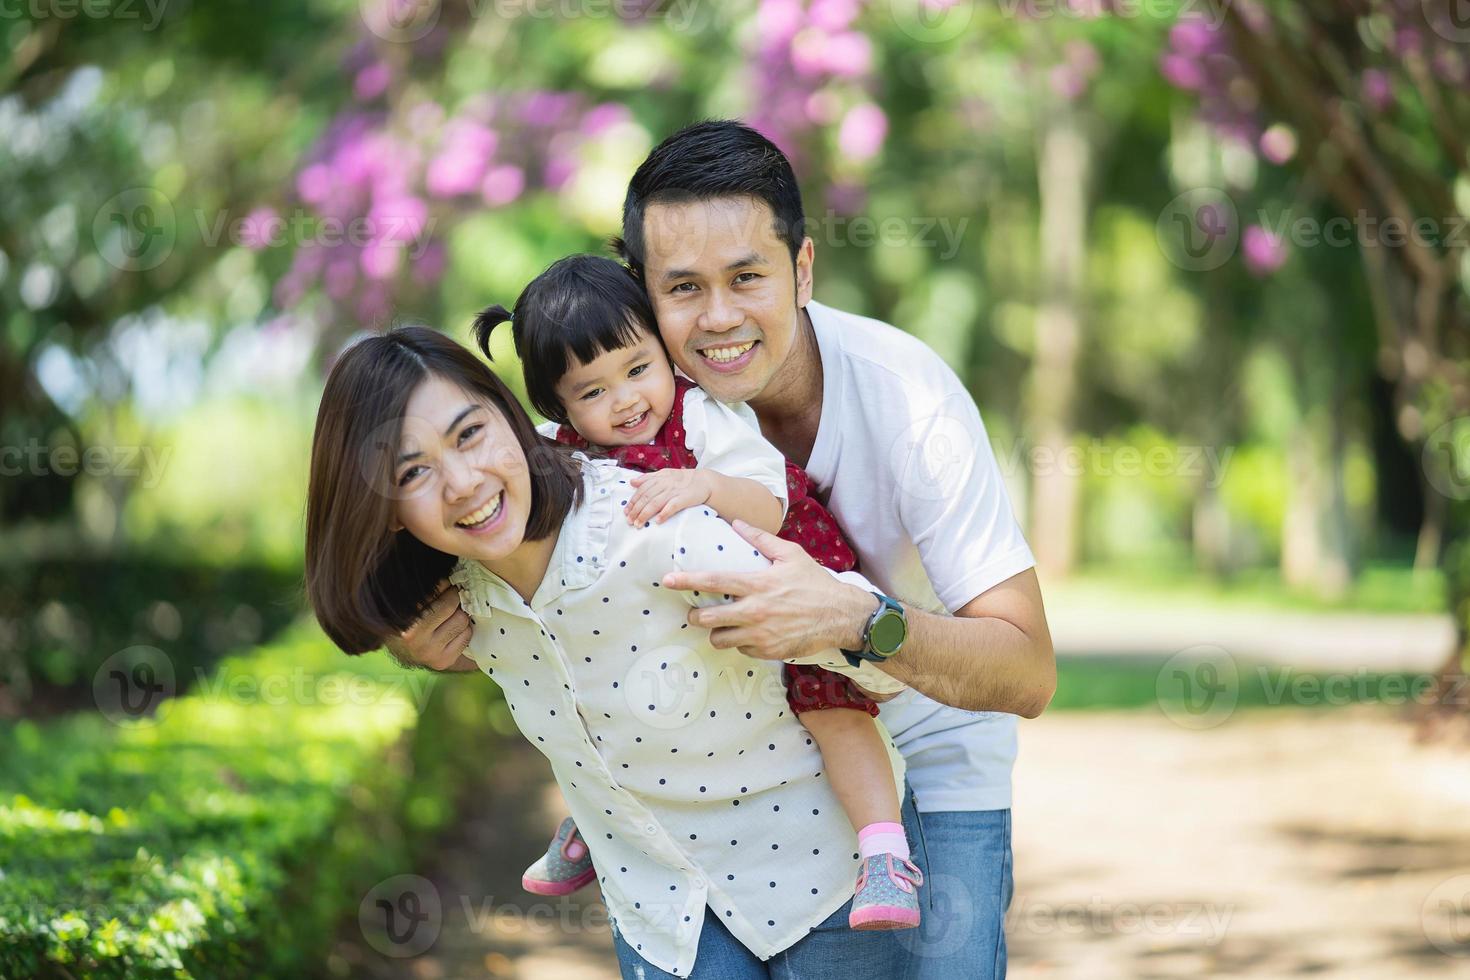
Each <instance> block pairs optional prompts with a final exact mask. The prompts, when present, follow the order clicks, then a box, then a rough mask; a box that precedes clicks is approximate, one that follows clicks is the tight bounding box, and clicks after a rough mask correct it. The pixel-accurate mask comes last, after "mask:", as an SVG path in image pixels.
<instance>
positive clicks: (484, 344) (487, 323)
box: [472, 303, 511, 361]
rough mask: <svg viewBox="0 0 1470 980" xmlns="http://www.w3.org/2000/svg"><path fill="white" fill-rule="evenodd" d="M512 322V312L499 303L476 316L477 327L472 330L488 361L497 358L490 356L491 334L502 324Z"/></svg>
mask: <svg viewBox="0 0 1470 980" xmlns="http://www.w3.org/2000/svg"><path fill="white" fill-rule="evenodd" d="M510 320H511V312H510V310H507V309H506V308H505V307H503V306H501V305H500V304H499V303H497V304H495V305H494V306H487V307H485V308H484V309H483V310H481V311H480V312H479V313H477V314H475V325H474V327H473V328H472V329H473V331H474V334H475V343H476V344H477V345H478V346H479V348H480V350H481V352H483V353H484V355H485V359H486V360H489V361H493V360H495V358H493V357H491V356H490V334H491V333H492V332H494V330H495V328H496V327H498V326H500V325H501V324H502V323H509V322H510Z"/></svg>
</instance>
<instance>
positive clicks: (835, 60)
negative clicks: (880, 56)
mask: <svg viewBox="0 0 1470 980" xmlns="http://www.w3.org/2000/svg"><path fill="white" fill-rule="evenodd" d="M822 61H823V64H824V65H825V67H826V69H827V71H828V72H830V73H831V74H833V75H836V76H837V77H838V78H858V77H860V76H863V75H866V74H867V73H868V71H869V70H870V69H871V68H872V67H873V42H872V41H870V40H868V36H867V35H866V34H859V33H858V32H857V31H843V32H842V33H841V34H834V35H832V36H831V37H829V38H827V41H826V44H825V46H824V48H823V50H822Z"/></svg>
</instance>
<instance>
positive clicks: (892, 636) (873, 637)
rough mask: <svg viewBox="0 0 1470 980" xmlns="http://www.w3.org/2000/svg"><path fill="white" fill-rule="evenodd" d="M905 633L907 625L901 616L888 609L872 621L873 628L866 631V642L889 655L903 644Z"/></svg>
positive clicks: (879, 651)
mask: <svg viewBox="0 0 1470 980" xmlns="http://www.w3.org/2000/svg"><path fill="white" fill-rule="evenodd" d="M907 633H908V627H906V626H905V625H904V622H903V616H901V615H900V614H898V613H896V612H892V611H888V612H884V613H883V615H881V616H879V617H878V619H877V621H876V622H874V623H873V629H872V631H871V632H869V633H868V642H869V643H870V644H871V645H872V647H873V649H874V650H875V651H876V652H878V653H881V654H884V655H885V656H891V655H892V654H893V653H895V652H897V650H898V648H899V647H900V646H902V645H903V639H904V636H905V635H906V634H907Z"/></svg>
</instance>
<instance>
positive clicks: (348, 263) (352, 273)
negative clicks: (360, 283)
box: [322, 250, 357, 302]
mask: <svg viewBox="0 0 1470 980" xmlns="http://www.w3.org/2000/svg"><path fill="white" fill-rule="evenodd" d="M339 251H345V250H339ZM322 285H323V286H324V287H325V288H326V291H327V295H328V296H330V297H332V299H335V300H338V301H339V302H340V301H341V300H344V299H346V298H347V295H348V294H349V293H351V292H352V287H353V286H355V285H357V265H356V263H355V262H353V261H352V259H351V258H349V257H348V256H346V255H342V256H339V257H337V258H335V259H333V260H332V261H331V262H330V263H329V264H328V265H327V271H326V273H325V274H324V275H323V276H322Z"/></svg>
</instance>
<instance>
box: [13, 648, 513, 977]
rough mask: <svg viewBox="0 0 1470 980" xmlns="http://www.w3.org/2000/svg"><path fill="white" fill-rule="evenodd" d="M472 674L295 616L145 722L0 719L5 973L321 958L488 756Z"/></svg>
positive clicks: (262, 971)
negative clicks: (271, 639)
mask: <svg viewBox="0 0 1470 980" xmlns="http://www.w3.org/2000/svg"><path fill="white" fill-rule="evenodd" d="M476 680H482V679H479V678H477V677H470V678H463V679H452V680H450V681H449V682H448V683H445V684H443V685H442V686H441V685H440V684H439V683H437V678H436V677H434V676H433V675H430V674H427V673H422V672H409V671H404V670H402V669H401V668H398V667H397V666H396V665H394V664H392V663H391V661H389V660H388V659H386V658H384V657H381V656H377V655H374V656H365V657H359V658H346V657H344V656H342V654H341V653H339V652H337V651H336V650H335V648H333V647H331V646H330V644H329V643H328V642H327V641H326V640H325V639H324V638H323V637H322V636H321V635H320V633H318V632H317V631H316V630H315V629H314V628H310V627H301V628H298V629H295V630H293V631H292V632H291V633H290V634H289V635H288V636H287V637H286V638H285V639H283V640H282V641H281V642H279V643H277V644H274V645H272V646H270V647H267V648H264V649H261V650H258V651H256V652H255V653H253V654H251V655H249V656H245V657H237V658H231V659H229V660H226V661H224V662H223V663H222V664H221V665H220V669H219V670H218V671H217V672H216V673H215V675H214V676H213V677H212V678H211V679H210V681H208V682H206V683H204V684H201V685H200V688H199V689H198V690H196V691H195V692H194V693H192V694H190V695H188V696H187V697H183V698H178V699H174V700H171V701H167V702H165V703H164V704H163V705H162V706H161V707H160V709H159V711H158V713H157V715H156V716H155V717H154V718H153V719H152V720H151V721H149V722H146V723H143V724H140V725H134V726H125V727H114V726H111V725H109V724H108V723H107V722H106V721H104V720H103V719H102V718H101V717H99V716H96V715H75V716H70V717H68V718H66V719H63V720H60V721H57V722H54V723H52V724H48V725H44V726H41V725H36V724H33V723H29V722H26V723H22V724H20V725H18V726H16V727H15V728H13V729H10V730H9V731H6V732H3V733H0V785H3V786H4V787H5V792H4V793H3V794H0V867H3V868H4V869H5V873H4V876H3V877H0V975H3V976H7V977H9V976H39V975H52V974H54V975H57V976H66V975H71V976H75V975H77V974H78V973H81V974H85V975H88V976H97V977H118V978H122V977H128V978H134V977H201V978H203V977H209V978H216V977H220V978H223V977H237V976H239V977H243V976H262V975H264V976H281V977H295V976H303V975H307V974H309V973H311V972H313V971H314V969H315V964H316V963H317V962H318V960H319V957H320V955H321V954H322V953H323V948H322V947H323V943H324V939H323V937H324V936H330V934H331V931H332V929H333V927H334V925H335V923H336V921H337V920H338V919H339V918H340V916H341V915H342V914H343V913H344V912H345V911H347V910H348V908H352V907H355V899H354V897H353V896H355V895H356V896H360V895H362V894H363V893H364V892H365V891H366V889H367V888H368V887H369V886H370V885H371V884H372V882H374V881H376V880H379V879H381V878H382V877H384V876H386V875H389V874H393V873H399V872H402V871H403V870H405V869H406V868H408V867H410V866H411V864H410V862H411V859H412V856H413V854H414V852H415V846H416V844H417V843H419V842H421V841H423V840H425V839H426V836H427V835H428V834H429V833H431V832H432V831H434V830H436V829H438V828H439V827H441V826H442V825H443V824H444V822H445V820H446V819H447V817H448V816H449V814H450V813H451V812H452V808H453V801H454V799H455V793H456V789H457V787H458V786H459V785H461V784H462V782H463V776H462V773H463V771H464V768H463V767H465V766H473V765H483V764H484V754H483V751H480V752H474V753H472V752H471V751H470V750H469V748H468V747H469V746H473V745H475V744H476V739H475V737H474V732H475V730H476V728H477V727H478V728H480V729H483V728H484V720H485V718H486V717H487V706H488V703H489V700H490V699H491V698H492V697H493V696H494V692H495V691H496V688H495V687H494V685H491V684H485V683H483V682H482V683H479V684H476V683H475V681H476ZM480 744H481V745H482V744H483V742H481V743H480Z"/></svg>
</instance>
